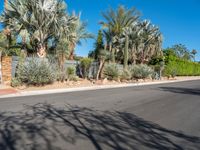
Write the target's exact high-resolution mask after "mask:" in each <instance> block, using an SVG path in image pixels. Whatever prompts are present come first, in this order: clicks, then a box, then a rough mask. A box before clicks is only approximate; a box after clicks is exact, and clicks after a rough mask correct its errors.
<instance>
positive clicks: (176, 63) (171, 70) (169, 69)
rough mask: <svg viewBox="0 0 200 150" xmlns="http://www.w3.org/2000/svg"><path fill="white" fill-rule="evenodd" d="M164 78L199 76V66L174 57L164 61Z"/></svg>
mask: <svg viewBox="0 0 200 150" xmlns="http://www.w3.org/2000/svg"><path fill="white" fill-rule="evenodd" d="M165 64H166V66H165V69H164V75H165V76H169V75H171V76H175V75H176V76H199V75H200V64H199V63H195V62H192V61H187V60H183V59H180V58H176V57H174V56H169V57H167V58H166V59H165Z"/></svg>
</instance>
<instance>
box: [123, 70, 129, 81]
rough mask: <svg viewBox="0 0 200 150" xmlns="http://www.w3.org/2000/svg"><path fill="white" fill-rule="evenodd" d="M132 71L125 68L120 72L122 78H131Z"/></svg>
mask: <svg viewBox="0 0 200 150" xmlns="http://www.w3.org/2000/svg"><path fill="white" fill-rule="evenodd" d="M130 79H131V72H130V71H129V70H123V71H122V72H121V74H120V80H122V81H123V80H130Z"/></svg>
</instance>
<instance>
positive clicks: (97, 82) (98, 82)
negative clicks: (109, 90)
mask: <svg viewBox="0 0 200 150" xmlns="http://www.w3.org/2000/svg"><path fill="white" fill-rule="evenodd" d="M102 82H103V81H101V80H97V81H95V84H97V85H102Z"/></svg>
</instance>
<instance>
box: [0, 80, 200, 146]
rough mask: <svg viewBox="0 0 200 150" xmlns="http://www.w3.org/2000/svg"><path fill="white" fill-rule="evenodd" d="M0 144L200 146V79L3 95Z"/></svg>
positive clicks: (0, 105) (1, 101)
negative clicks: (25, 95) (48, 92)
mask: <svg viewBox="0 0 200 150" xmlns="http://www.w3.org/2000/svg"><path fill="white" fill-rule="evenodd" d="M0 111H1V113H0V150H146V149H153V150H154V149H155V150H168V149H170V150H200V80H198V81H187V82H180V83H171V84H160V85H151V86H140V87H128V88H117V89H107V90H96V91H82V92H73V93H63V94H52V95H42V96H30V97H18V98H7V99H0Z"/></svg>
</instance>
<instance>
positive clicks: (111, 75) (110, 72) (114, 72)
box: [103, 63, 120, 80]
mask: <svg viewBox="0 0 200 150" xmlns="http://www.w3.org/2000/svg"><path fill="white" fill-rule="evenodd" d="M103 74H104V77H106V78H107V79H108V80H117V79H118V78H119V75H120V73H119V69H118V68H117V65H116V64H114V63H112V64H107V65H105V68H104V72H103Z"/></svg>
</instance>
